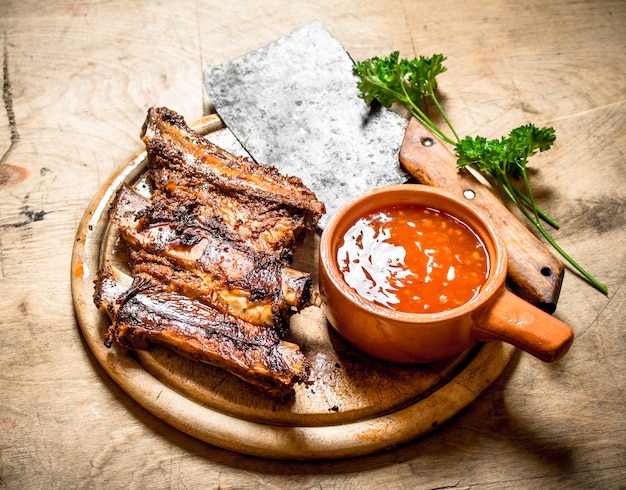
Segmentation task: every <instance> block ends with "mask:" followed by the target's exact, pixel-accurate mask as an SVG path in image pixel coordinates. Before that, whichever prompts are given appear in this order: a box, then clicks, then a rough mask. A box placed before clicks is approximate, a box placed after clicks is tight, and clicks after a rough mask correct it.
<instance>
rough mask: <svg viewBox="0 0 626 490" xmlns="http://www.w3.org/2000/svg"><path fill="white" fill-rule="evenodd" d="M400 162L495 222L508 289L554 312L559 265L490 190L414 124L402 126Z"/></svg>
mask: <svg viewBox="0 0 626 490" xmlns="http://www.w3.org/2000/svg"><path fill="white" fill-rule="evenodd" d="M399 158H400V163H401V164H402V166H403V167H404V169H405V170H406V171H407V172H408V173H409V174H411V176H413V178H415V179H416V180H418V181H419V182H421V183H422V184H427V185H431V186H433V187H440V188H442V189H445V190H447V191H448V192H451V193H452V194H454V195H456V196H458V197H461V198H465V199H467V196H473V198H472V199H471V203H472V205H473V206H475V207H476V208H477V209H479V210H481V211H482V212H483V213H484V214H486V215H487V216H488V217H489V218H490V219H491V220H492V221H493V222H494V224H495V225H496V226H497V228H498V229H499V230H500V231H501V233H502V236H503V238H504V240H505V242H506V246H507V251H508V254H509V269H508V280H509V281H510V283H511V286H512V287H513V288H514V289H515V291H516V292H517V293H518V294H519V295H520V296H521V297H522V298H524V299H525V300H526V301H528V302H529V303H531V304H533V305H535V306H537V307H538V308H541V309H542V310H544V311H547V312H548V313H553V312H554V310H555V309H556V304H557V301H558V299H559V294H560V292H561V285H562V283H563V273H564V267H563V264H562V263H561V261H559V260H558V259H557V258H556V257H555V256H554V254H553V253H552V252H551V251H550V250H549V249H548V248H547V247H546V246H545V245H544V244H543V243H541V242H540V241H539V239H538V238H537V237H536V236H535V235H533V234H532V233H531V231H530V230H529V229H528V228H527V227H526V226H524V225H523V224H522V223H521V222H520V221H519V220H518V219H517V218H516V217H515V216H514V215H513V214H512V213H511V212H510V211H509V210H508V209H507V208H506V207H505V206H504V205H503V204H502V202H501V201H500V200H499V199H498V198H497V197H496V196H495V195H494V194H493V193H492V192H491V191H490V190H489V189H487V188H486V187H485V186H483V185H482V184H481V183H479V182H478V181H477V180H476V179H475V178H474V177H473V176H472V175H471V174H470V173H468V172H459V171H458V170H457V168H456V158H455V156H454V154H452V152H451V151H450V150H449V149H448V148H447V147H446V146H444V145H443V144H442V143H441V141H440V140H438V139H437V138H435V136H433V134H432V133H431V132H430V131H428V130H427V129H426V128H425V127H424V126H422V125H421V124H420V123H419V122H418V121H417V120H415V119H411V121H410V123H409V125H408V127H407V131H406V134H405V136H404V141H403V142H402V146H401V147H400V154H399ZM468 191H469V193H468Z"/></svg>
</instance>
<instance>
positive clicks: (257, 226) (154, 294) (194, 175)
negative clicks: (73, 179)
mask: <svg viewBox="0 0 626 490" xmlns="http://www.w3.org/2000/svg"><path fill="white" fill-rule="evenodd" d="M141 137H142V140H143V141H144V143H145V145H146V150H147V163H148V180H149V181H150V182H151V184H152V190H151V195H150V197H145V196H144V195H142V194H139V193H138V192H136V191H135V190H134V189H132V188H131V187H129V186H123V187H122V188H121V190H120V192H119V193H118V196H117V198H116V200H115V202H114V204H113V206H112V208H111V212H110V218H111V222H112V224H114V225H115V226H116V227H117V228H118V229H119V232H120V236H121V238H122V239H123V240H124V242H125V243H126V244H127V246H128V248H129V264H128V265H129V269H130V271H131V274H132V277H131V276H126V275H125V274H123V273H121V272H120V271H119V270H118V269H116V268H115V267H112V266H111V265H110V264H104V265H103V267H102V269H101V271H100V273H99V275H98V279H97V281H96V289H95V294H94V301H95V303H96V305H97V306H98V307H100V308H103V309H105V310H106V311H107V312H108V314H109V316H110V317H111V321H112V323H111V327H110V328H109V330H108V332H107V335H106V338H105V344H106V345H108V346H110V345H112V344H113V343H116V344H118V345H119V346H120V347H121V348H122V349H123V350H129V349H146V348H147V347H148V346H149V345H151V344H159V345H163V346H166V347H168V348H170V349H172V350H173V351H176V352H178V353H180V354H181V355H183V356H185V357H188V358H191V359H195V360H198V361H201V362H205V363H209V364H212V365H215V366H218V367H221V368H224V369H226V370H227V371H229V372H231V373H232V374H234V375H236V376H239V377H240V378H242V379H244V380H246V381H247V382H249V383H251V384H253V385H255V386H258V387H260V388H262V389H263V390H265V391H266V392H267V393H268V394H270V395H273V396H283V395H285V394H287V393H289V392H290V390H291V389H292V388H293V386H294V384H296V383H298V382H302V381H306V379H307V377H308V372H309V365H308V363H307V360H306V358H305V357H304V355H303V354H302V352H301V351H300V349H299V347H298V346H296V345H295V344H292V343H290V342H286V341H285V340H284V339H283V336H284V334H285V332H286V330H287V328H288V325H289V316H290V314H291V313H292V312H293V311H294V310H299V309H301V308H303V307H304V306H306V305H307V304H309V301H310V298H311V278H310V275H309V274H307V273H303V272H300V271H297V270H294V269H292V268H291V267H290V262H291V259H292V256H293V251H294V248H295V247H296V245H297V244H298V243H299V242H300V241H301V240H302V238H303V237H304V234H305V233H306V232H307V230H310V229H313V228H314V227H315V225H316V224H317V221H318V220H319V218H320V217H321V215H322V214H323V213H324V205H323V204H322V203H321V202H319V201H318V200H317V199H316V198H315V195H314V194H313V193H312V192H311V191H310V190H309V189H308V188H307V187H306V186H304V184H303V183H302V181H301V180H300V179H298V178H296V177H286V176H283V175H282V174H280V173H279V172H278V171H277V170H276V169H275V168H274V167H269V166H263V165H259V164H257V163H255V162H253V161H251V160H249V159H246V158H240V157H236V156H234V155H231V154H230V153H228V152H226V151H224V150H222V149H221V148H218V147H217V146H215V145H213V144H212V143H210V142H209V141H208V140H206V139H205V138H203V137H202V136H201V135H199V134H197V133H196V132H195V131H194V130H192V129H191V128H189V127H188V126H187V125H186V124H185V121H184V119H183V118H182V117H181V116H179V115H178V114H176V113H175V112H173V111H171V110H169V109H166V108H152V109H150V110H149V111H148V116H147V118H146V121H145V123H144V125H143V127H142V131H141Z"/></svg>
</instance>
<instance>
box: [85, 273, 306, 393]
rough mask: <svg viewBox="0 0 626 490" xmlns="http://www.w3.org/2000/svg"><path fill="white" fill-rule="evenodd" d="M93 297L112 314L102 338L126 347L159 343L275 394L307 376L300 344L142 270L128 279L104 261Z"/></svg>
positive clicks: (284, 391)
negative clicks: (168, 286) (166, 284)
mask: <svg viewBox="0 0 626 490" xmlns="http://www.w3.org/2000/svg"><path fill="white" fill-rule="evenodd" d="M94 298H95V303H96V305H97V306H98V307H102V308H105V309H106V310H107V311H108V313H109V315H110V317H111V319H112V324H111V327H110V328H109V331H108V332H107V336H106V343H107V344H108V345H110V344H111V343H112V342H113V341H114V340H115V341H116V342H117V343H118V344H119V345H120V347H121V348H122V350H124V351H126V350H129V349H142V350H145V349H147V348H148V346H149V345H151V344H158V345H162V346H165V347H167V348H169V349H172V350H174V351H176V352H177V353H179V354H180V355H182V356H184V357H187V358H189V359H192V360H196V361H200V362H203V363H207V364H211V365H213V366H217V367H220V368H223V369H225V370H227V371H228V372H230V373H232V374H234V375H236V376H238V377H240V378H241V379H243V380H245V381H246V382H248V383H250V384H253V385H255V386H258V387H260V388H262V389H263V390H264V391H266V392H267V393H268V394H270V395H273V396H278V397H282V396H285V395H287V394H288V393H289V392H290V391H291V389H292V387H293V385H294V384H296V383H298V382H301V381H303V380H306V379H307V378H308V375H309V369H310V368H309V364H308V361H307V359H306V357H305V356H304V355H303V354H302V352H301V351H300V348H299V347H298V346H297V345H296V344H293V343H290V342H286V341H283V340H281V339H280V337H279V336H278V334H277V333H276V332H275V331H274V330H272V329H267V328H263V327H259V326H257V325H252V324H250V323H248V322H244V321H242V320H239V319H237V318H235V317H233V316H230V315H224V314H222V313H220V312H218V311H217V310H215V309H213V308H211V307H210V306H207V305H205V304H203V303H200V302H197V301H193V300H192V299H190V298H188V297H186V296H184V295H181V294H178V293H174V292H171V291H167V290H166V289H164V288H163V287H161V286H160V285H159V284H155V283H154V282H153V281H152V280H151V279H150V278H149V277H145V276H143V275H142V274H139V275H137V276H135V278H134V279H132V278H130V277H128V276H126V277H125V276H124V274H123V273H121V272H120V271H119V270H116V269H115V268H113V267H111V266H110V265H105V266H104V267H103V268H102V269H101V270H100V272H99V277H98V281H97V283H96V293H95V296H94Z"/></svg>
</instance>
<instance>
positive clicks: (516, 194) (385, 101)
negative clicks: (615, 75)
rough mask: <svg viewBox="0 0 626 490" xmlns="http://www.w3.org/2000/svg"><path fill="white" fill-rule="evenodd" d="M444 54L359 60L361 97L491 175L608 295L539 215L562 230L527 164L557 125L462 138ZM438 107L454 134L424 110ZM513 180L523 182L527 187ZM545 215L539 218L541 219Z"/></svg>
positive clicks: (462, 161) (396, 54)
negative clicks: (400, 114) (442, 89)
mask: <svg viewBox="0 0 626 490" xmlns="http://www.w3.org/2000/svg"><path fill="white" fill-rule="evenodd" d="M445 60H446V57H445V56H443V55H441V54H435V55H433V56H432V57H430V58H427V57H424V56H420V57H419V58H416V59H413V60H410V61H409V60H406V59H399V52H398V51H394V52H393V53H391V54H390V55H389V56H387V57H386V58H378V57H373V58H370V59H368V60H364V61H362V62H360V63H357V64H356V65H355V66H354V73H355V74H356V75H358V76H359V77H360V80H359V81H358V82H357V88H358V89H359V97H361V98H362V99H363V100H364V101H365V103H366V104H368V105H371V104H372V102H373V101H374V100H377V101H378V102H379V103H380V104H381V105H383V106H384V107H388V108H389V107H391V106H392V105H393V104H395V103H399V104H401V105H402V106H403V107H405V108H406V109H407V110H408V111H409V113H410V114H411V115H412V116H413V117H414V118H415V119H417V120H418V121H419V122H420V123H422V124H423V125H424V126H425V127H426V128H427V129H428V130H429V131H431V132H432V133H433V134H434V135H435V136H437V137H438V138H439V139H441V140H442V141H444V142H446V143H448V144H450V145H452V146H453V147H454V151H455V154H456V157H457V167H458V168H459V169H461V168H464V167H467V166H472V167H474V168H477V169H478V170H479V171H480V172H483V173H485V174H488V175H491V176H492V177H493V178H495V180H496V181H497V182H498V183H499V184H500V185H501V187H502V189H503V190H504V192H505V193H506V194H507V196H508V197H509V198H510V199H511V200H512V201H513V203H514V204H515V206H517V208H518V209H519V210H520V211H521V212H522V214H523V215H524V216H525V217H526V218H527V219H528V220H529V221H530V222H531V223H532V224H533V225H534V226H535V227H536V228H537V229H538V230H539V232H540V233H541V234H542V235H543V236H544V238H545V239H546V240H547V241H548V242H549V243H550V245H552V246H553V247H554V248H555V249H556V250H557V251H558V252H559V253H560V254H561V255H562V256H563V258H565V259H566V260H567V261H568V262H569V263H570V264H571V265H572V266H573V267H574V268H575V269H576V270H577V271H578V272H580V274H581V275H582V276H583V277H585V279H587V281H588V282H589V283H590V284H592V285H593V286H594V287H596V288H597V289H599V290H600V291H602V292H603V293H604V294H607V292H608V291H607V288H606V286H604V285H603V284H601V283H600V282H599V281H598V280H597V279H595V278H594V277H593V276H591V274H589V273H588V272H587V271H586V270H585V269H583V268H582V267H581V266H580V265H579V264H578V263H577V262H576V261H575V260H574V259H572V257H570V256H569V255H568V254H567V253H566V252H565V251H564V250H563V249H562V248H561V247H560V246H559V245H558V244H557V243H556V242H555V241H554V239H553V238H552V236H551V235H550V234H549V233H548V232H547V230H546V229H545V228H544V226H543V224H542V222H541V219H543V220H545V221H546V222H548V223H549V224H550V225H552V226H554V227H555V228H558V223H557V222H556V221H555V220H554V219H552V218H551V217H550V216H548V215H547V214H546V213H545V212H544V211H543V210H542V209H541V208H539V206H537V205H536V204H535V200H534V197H533V195H532V191H531V188H530V182H529V179H528V174H527V171H526V167H527V165H528V159H529V158H530V157H531V156H533V155H535V154H536V153H537V152H543V151H547V150H549V149H550V147H551V146H552V144H553V143H554V141H555V140H556V135H555V132H554V129H553V128H538V127H536V126H535V125H533V124H527V125H525V126H520V127H518V128H515V129H513V130H512V131H511V132H510V133H509V134H508V136H503V137H502V138H500V139H490V140H489V139H487V138H484V137H482V136H476V137H474V138H472V137H470V136H466V137H465V138H463V139H461V138H459V136H458V134H457V133H456V131H455V130H454V127H453V126H452V124H451V123H450V120H449V119H448V116H447V115H446V113H445V111H444V110H443V107H442V106H441V104H440V103H439V100H438V99H437V93H436V92H437V76H438V75H440V74H441V73H444V72H445V71H447V69H446V68H445V66H444V65H443V62H444V61H445ZM428 100H430V101H432V103H433V104H434V106H435V107H436V108H437V110H438V112H439V114H440V115H441V117H442V118H443V120H444V121H445V123H446V125H447V127H448V129H449V130H450V132H451V133H452V135H453V137H449V136H447V135H446V134H445V133H444V132H443V131H442V130H441V129H440V128H439V127H437V125H436V124H435V123H434V122H433V121H432V120H431V119H430V117H429V116H428V115H427V114H426V110H425V107H426V102H427V101H428ZM511 179H515V180H521V181H522V184H523V188H524V189H523V190H521V189H519V188H518V187H517V186H515V185H513V182H512V180H511ZM540 218H541V219H540Z"/></svg>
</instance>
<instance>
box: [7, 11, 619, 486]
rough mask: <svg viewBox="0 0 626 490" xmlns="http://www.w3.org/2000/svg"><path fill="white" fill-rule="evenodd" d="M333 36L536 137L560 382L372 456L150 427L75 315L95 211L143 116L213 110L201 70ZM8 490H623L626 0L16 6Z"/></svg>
mask: <svg viewBox="0 0 626 490" xmlns="http://www.w3.org/2000/svg"><path fill="white" fill-rule="evenodd" d="M313 20H319V21H321V22H322V23H323V24H324V25H325V26H326V28H327V29H328V30H329V31H331V33H333V34H334V36H335V37H336V38H337V39H338V40H339V41H340V42H341V43H342V44H343V45H344V46H345V47H346V48H347V49H348V51H349V52H350V53H351V55H352V56H353V57H354V58H355V59H356V60H361V59H364V58H367V57H370V56H385V55H387V54H388V53H389V52H391V51H393V50H399V51H400V52H401V55H402V56H405V57H414V56H419V55H420V54H424V55H431V54H433V53H438V52H440V53H443V54H445V55H446V56H447V57H448V60H447V62H446V66H447V67H448V72H447V73H445V74H444V75H442V76H441V77H440V79H439V80H440V88H441V91H442V93H443V94H444V95H445V106H446V108H447V110H448V114H449V115H450V117H451V118H452V120H453V121H454V123H455V124H456V126H457V129H458V130H459V132H460V133H463V134H476V133H478V132H480V134H482V135H484V136H489V137H499V136H500V135H502V134H505V133H507V132H508V131H509V130H510V129H511V128H513V127H515V126H519V125H521V124H525V123H527V122H534V123H535V124H537V125H551V126H553V127H554V128H555V130H556V133H557V141H556V145H555V146H554V147H553V148H552V149H551V150H550V151H549V152H547V153H546V154H543V155H541V157H540V158H538V159H536V160H534V163H531V166H532V168H533V169H534V170H533V175H532V180H533V182H534V184H535V186H536V190H537V193H538V195H539V197H540V202H541V205H542V206H543V207H545V208H546V209H547V210H548V211H549V212H551V213H552V214H553V215H555V216H556V217H558V218H559V220H560V222H561V225H562V226H561V229H560V230H559V231H557V232H555V234H554V235H555V237H556V238H557V240H558V241H559V243H560V244H561V245H562V246H563V247H564V248H565V249H566V250H568V251H569V252H570V253H571V254H572V255H573V256H574V257H575V258H577V259H578V260H579V261H580V262H581V263H582V264H583V265H584V266H585V267H586V268H588V269H589V270H590V271H591V272H592V273H593V274H595V275H596V276H597V277H598V278H599V279H601V280H602V281H604V282H605V283H606V284H607V286H608V288H609V294H608V296H604V295H603V294H602V293H600V292H598V291H596V290H594V289H593V288H591V287H590V286H589V285H587V284H586V283H585V282H584V281H582V280H581V279H580V278H579V277H578V276H577V275H576V274H575V273H573V272H572V271H571V269H569V268H568V269H567V270H566V274H565V280H564V283H563V288H562V292H561V297H560V301H559V305H558V308H557V311H556V312H555V316H557V317H558V318H560V319H561V320H563V321H565V322H566V323H568V324H570V325H571V326H572V328H573V330H574V331H575V334H576V340H575V342H574V345H573V347H572V349H571V351H570V352H569V353H568V355H567V356H566V357H565V358H564V359H563V360H562V361H560V362H559V363H557V364H555V365H547V364H544V363H542V362H540V361H538V360H536V359H534V358H532V357H531V356H529V355H527V354H520V353H516V354H515V355H514V357H513V359H512V361H511V362H510V363H509V365H508V366H507V367H506V369H505V370H504V372H503V374H502V376H501V377H500V378H499V379H498V380H497V381H496V382H495V383H494V384H493V385H492V386H491V387H490V388H489V389H488V390H487V391H486V392H485V393H484V394H483V395H482V396H481V397H480V398H479V399H478V400H476V401H475V403H473V404H472V405H471V406H469V407H468V408H467V409H466V410H464V411H463V412H462V413H460V414H459V415H458V416H457V417H455V418H454V419H453V420H451V421H450V422H449V423H447V424H446V425H445V426H443V427H440V428H438V429H437V430H436V431H435V432H433V433H431V434H430V435H428V436H425V437H423V438H421V439H419V440H416V441H414V442H411V443H409V444H407V445H404V446H401V447H397V448H394V449H391V450H387V451H384V452H381V453H377V454H372V455H369V456H363V457H358V458H354V459H349V460H339V461H331V462H283V461H275V460H269V459H267V460H266V459H261V458H254V457H248V456H243V455H240V454H236V453H232V452H229V451H226V450H223V449H219V448H217V447H213V446H211V445H208V444H206V443H204V442H200V441H198V440H196V439H194V438H192V437H190V436H187V435H186V434H184V433H182V432H179V431H178V430H176V429H173V428H172V427H170V426H169V425H167V424H166V423H164V422H162V421H161V420H160V419H158V418H156V417H154V416H153V415H151V414H149V413H148V412H147V411H145V410H144V409H143V408H141V407H140V406H139V405H138V404H137V403H136V402H135V401H133V399H131V398H130V397H129V396H128V395H127V394H126V393H125V392H124V391H123V390H121V389H120V388H119V387H118V386H117V385H116V384H115V383H114V382H113V381H112V380H111V379H110V378H109V377H108V376H107V375H106V373H105V372H104V370H103V369H102V368H101V367H100V365H99V364H98V363H97V361H96V360H95V358H94V356H93V355H92V354H91V352H90V350H89V348H88V347H87V345H86V343H85V342H84V340H83V338H82V336H81V332H80V329H79V328H78V325H77V321H76V319H75V316H74V309H73V304H72V296H71V291H70V258H71V252H72V246H73V242H74V236H75V233H76V229H77V226H78V224H79V222H80V219H81V217H82V214H83V212H84V210H85V208H86V207H87V205H88V203H89V201H90V200H91V198H92V196H93V195H94V194H95V192H96V191H97V189H98V188H100V187H101V185H102V184H103V183H104V182H105V181H106V179H107V178H108V177H109V176H110V175H111V174H112V172H114V171H115V169H116V168H117V167H118V166H119V165H120V164H121V163H123V162H124V161H125V160H127V159H128V158H129V157H130V156H131V155H132V154H133V153H134V152H136V151H137V150H139V149H141V147H142V146H141V143H140V141H139V137H138V134H139V129H140V125H141V124H142V122H143V120H144V117H145V114H146V110H147V109H148V107H150V106H154V105H164V106H168V107H170V108H172V109H174V110H176V111H177V112H179V113H181V114H183V115H184V116H185V117H186V118H187V120H189V121H193V120H196V119H198V118H200V117H201V116H202V115H203V113H204V112H205V111H206V105H207V104H206V96H205V95H204V89H203V86H202V70H203V69H204V68H205V67H207V66H210V65H213V64H216V63H219V62H223V61H227V60H229V59H231V58H233V57H236V56H238V55H241V54H244V53H246V52H248V51H251V50H254V49H256V48H258V47H260V46H262V45H264V44H266V43H268V42H271V41H273V40H275V39H277V38H279V37H281V36H283V35H286V34H288V33H290V32H292V31H293V30H295V29H297V28H299V27H301V26H303V25H304V24H306V23H308V22H310V21H313ZM0 44H1V45H2V49H1V57H2V80H3V90H2V95H3V110H2V111H0V155H2V156H1V157H0V158H2V159H1V160H0V311H1V312H2V313H1V314H0V393H1V397H0V489H5V488H7V489H18V488H19V489H24V488H55V489H56V488H59V489H60V488H63V489H65V488H203V489H205V488H220V489H256V488H293V489H296V488H355V489H356V488H359V489H360V488H390V489H391V488H407V489H408V488H410V489H416V488H417V489H421V488H458V489H462V488H463V489H465V488H481V489H492V488H493V489H496V488H497V489H502V488H516V489H517V488H542V489H543V488H603V489H604V488H626V424H625V420H626V356H625V355H624V352H625V351H626V334H625V333H624V323H625V319H626V313H625V312H626V305H625V288H624V279H625V278H626V260H625V254H624V240H625V239H626V227H625V226H624V223H625V219H624V218H625V213H624V203H625V200H624V197H625V193H626V176H625V175H626V172H625V171H624V170H625V166H624V155H625V154H626V131H625V129H624V128H625V127H626V104H625V95H626V57H625V54H626V2H624V1H623V0H613V1H610V0H588V1H579V2H570V1H565V0H560V1H559V0H547V1H546V0H532V1H525V2H521V1H511V0H503V1H491V2H489V1H486V0H477V1H473V2H464V1H453V0H444V1H438V2H426V1H410V2H409V1H406V0H405V1H402V0H388V1H382V0H381V1H363V0H361V1H358V2H357V1H337V0H334V1H329V0H320V1H316V2H292V1H287V0H284V1H280V0H270V1H265V2H243V1H240V2H238V1H234V2H224V1H221V2H216V1H203V0H194V1H191V0H180V1H177V2H163V1H159V2H150V1H133V2H123V1H109V2H98V1H84V2H67V1H59V0H49V1H47V2H38V1H36V0H19V1H18V0H1V1H0Z"/></svg>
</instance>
